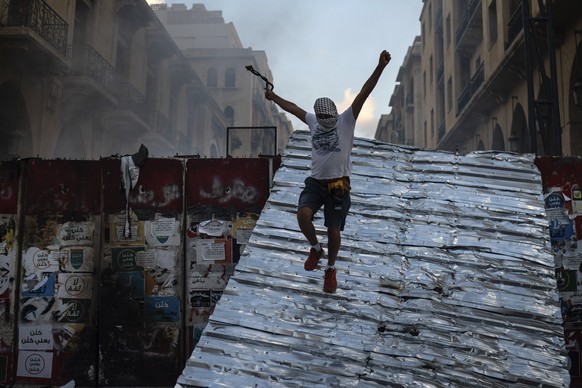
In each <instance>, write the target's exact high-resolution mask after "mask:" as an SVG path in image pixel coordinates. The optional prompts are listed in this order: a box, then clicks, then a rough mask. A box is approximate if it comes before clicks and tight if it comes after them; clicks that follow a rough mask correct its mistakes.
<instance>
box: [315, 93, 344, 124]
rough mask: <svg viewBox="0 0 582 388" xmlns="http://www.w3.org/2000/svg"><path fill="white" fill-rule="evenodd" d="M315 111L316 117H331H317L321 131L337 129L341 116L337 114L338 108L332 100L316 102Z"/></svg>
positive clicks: (323, 98)
mask: <svg viewBox="0 0 582 388" xmlns="http://www.w3.org/2000/svg"><path fill="white" fill-rule="evenodd" d="M313 110H314V111H315V115H316V116H317V115H319V114H323V115H329V116H331V117H329V118H319V117H317V123H318V124H319V127H320V129H321V130H323V131H325V132H328V131H331V130H332V129H333V128H334V127H335V124H336V123H337V118H338V116H339V115H338V113H337V108H336V106H335V104H334V102H333V101H332V100H331V99H329V98H327V97H321V98H318V99H317V100H315V104H314V105H313Z"/></svg>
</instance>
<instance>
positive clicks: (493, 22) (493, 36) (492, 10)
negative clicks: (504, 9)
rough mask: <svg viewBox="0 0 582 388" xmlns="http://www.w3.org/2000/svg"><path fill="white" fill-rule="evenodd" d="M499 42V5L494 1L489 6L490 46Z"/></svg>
mask: <svg viewBox="0 0 582 388" xmlns="http://www.w3.org/2000/svg"><path fill="white" fill-rule="evenodd" d="M496 41H497V4H496V0H493V1H492V2H491V4H490V5H489V45H490V46H491V45H493V43H495V42H496Z"/></svg>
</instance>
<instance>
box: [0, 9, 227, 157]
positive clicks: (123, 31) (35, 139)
mask: <svg viewBox="0 0 582 388" xmlns="http://www.w3.org/2000/svg"><path fill="white" fill-rule="evenodd" d="M0 58H2V59H1V60H0V99H1V100H2V104H0V121H1V122H2V126H1V128H2V129H1V130H2V137H3V138H4V139H7V141H5V142H3V145H2V146H1V147H2V154H3V155H4V159H9V158H14V157H37V156H38V157H43V158H77V159H94V158H99V157H105V156H109V155H117V154H128V153H133V152H135V151H136V150H137V149H138V148H139V145H140V143H143V144H145V145H146V146H147V147H148V148H149V149H150V155H152V156H174V155H176V154H187V155H189V154H209V153H210V152H209V150H208V149H205V146H206V145H205V143H203V141H205V140H206V139H204V137H200V136H198V134H197V132H198V128H201V127H204V128H205V127H206V126H207V125H208V123H213V124H214V125H215V128H218V127H219V128H225V127H226V120H225V118H224V116H223V114H222V111H221V110H220V109H218V106H217V105H216V104H215V102H214V100H213V98H212V96H211V95H210V94H209V93H208V92H207V90H206V88H205V86H204V84H203V83H202V82H201V81H200V80H199V79H198V77H197V75H196V73H195V72H194V70H193V69H192V68H191V67H190V66H189V63H188V62H187V61H186V60H185V58H184V56H183V55H182V53H181V51H180V50H179V49H178V47H177V46H176V45H175V43H174V41H173V40H172V38H171V37H170V36H169V35H168V34H167V32H166V31H165V29H164V28H163V26H162V25H161V24H160V22H159V21H158V20H157V18H156V16H155V14H154V13H153V11H152V10H151V8H150V7H149V5H148V4H147V2H146V1H145V0H126V1H120V0H105V1H91V0H76V1H69V2H63V1H59V0H47V1H40V0H26V1H25V0H0ZM201 117H204V118H205V120H204V121H201V119H200V118H201ZM223 132H224V130H223ZM219 144H221V147H222V148H220V147H219V149H218V150H217V151H216V154H217V155H225V154H226V151H225V148H224V146H222V142H220V143H219Z"/></svg>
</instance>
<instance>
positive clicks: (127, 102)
mask: <svg viewBox="0 0 582 388" xmlns="http://www.w3.org/2000/svg"><path fill="white" fill-rule="evenodd" d="M115 97H117V102H118V105H117V106H118V108H120V109H128V110H131V111H132V112H134V113H135V114H136V115H138V116H139V117H141V118H142V119H144V120H145V97H144V95H143V94H141V93H140V92H139V90H137V89H136V88H134V87H133V86H132V85H131V84H129V83H126V82H125V83H120V84H119V85H117V88H116V90H115Z"/></svg>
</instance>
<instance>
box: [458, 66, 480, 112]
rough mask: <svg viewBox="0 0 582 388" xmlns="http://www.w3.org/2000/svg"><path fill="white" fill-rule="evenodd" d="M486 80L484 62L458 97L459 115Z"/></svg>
mask: <svg viewBox="0 0 582 388" xmlns="http://www.w3.org/2000/svg"><path fill="white" fill-rule="evenodd" d="M484 81H485V69H484V67H483V64H481V65H480V66H479V68H478V69H477V71H476V72H475V74H474V75H473V77H471V80H470V81H469V83H468V84H467V85H466V86H465V88H464V89H463V91H462V92H461V94H460V95H459V98H458V99H457V116H458V115H459V114H460V113H461V112H462V111H463V109H465V107H466V106H467V104H468V103H469V101H471V98H473V96H474V95H475V94H476V93H477V90H479V88H480V87H481V85H483V82H484Z"/></svg>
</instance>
